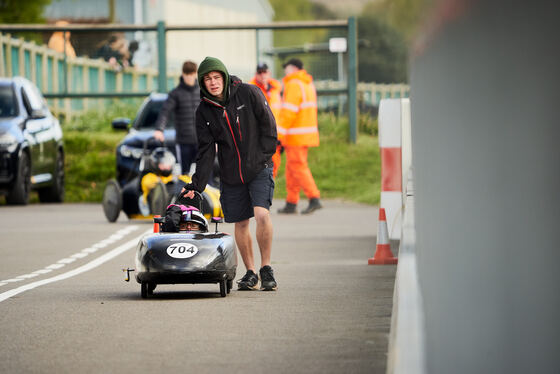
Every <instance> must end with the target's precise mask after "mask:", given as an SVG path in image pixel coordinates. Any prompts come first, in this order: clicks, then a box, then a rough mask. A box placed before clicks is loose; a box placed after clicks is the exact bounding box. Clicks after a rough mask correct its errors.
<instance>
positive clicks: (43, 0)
mask: <svg viewBox="0 0 560 374" xmlns="http://www.w3.org/2000/svg"><path fill="white" fill-rule="evenodd" d="M50 3H51V0H1V1H0V23H45V17H44V16H43V13H44V12H43V9H44V8H45V6H47V5H49V4H50Z"/></svg>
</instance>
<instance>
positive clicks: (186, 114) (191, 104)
mask: <svg viewBox="0 0 560 374" xmlns="http://www.w3.org/2000/svg"><path fill="white" fill-rule="evenodd" d="M199 103H200V87H199V86H198V84H196V83H195V84H194V86H189V85H187V84H186V83H185V82H184V81H183V77H180V78H179V84H178V85H177V87H175V88H174V89H173V90H171V91H170V92H169V95H168V96H167V100H165V102H164V103H163V106H162V108H161V112H160V113H159V116H158V119H157V122H156V125H155V128H156V129H157V130H161V131H163V130H164V129H165V126H166V125H167V122H168V121H169V117H170V116H171V114H172V113H174V114H175V142H176V143H178V144H196V141H197V137H196V125H195V121H194V117H195V111H196V108H197V107H198V104H199Z"/></svg>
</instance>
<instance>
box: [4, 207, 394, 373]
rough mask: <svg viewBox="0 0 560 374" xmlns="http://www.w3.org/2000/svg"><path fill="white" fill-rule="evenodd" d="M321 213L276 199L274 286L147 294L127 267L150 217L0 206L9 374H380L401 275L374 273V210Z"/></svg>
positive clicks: (177, 288) (165, 289) (179, 288)
mask: <svg viewBox="0 0 560 374" xmlns="http://www.w3.org/2000/svg"><path fill="white" fill-rule="evenodd" d="M324 205H325V208H324V209H323V210H320V211H317V212H315V214H313V215H311V216H301V215H297V216H281V215H278V214H276V213H275V212H276V209H277V208H278V207H280V206H282V203H281V202H279V201H275V202H274V205H273V207H272V212H273V215H272V219H273V224H274V229H275V232H274V242H273V256H272V257H273V268H274V270H275V275H276V279H277V281H278V284H279V289H278V291H277V292H260V291H249V292H247V291H246V292H241V291H236V289H235V285H234V289H233V290H232V292H231V293H230V294H229V295H228V296H227V297H226V298H221V297H220V296H219V287H218V285H217V284H216V285H168V286H158V288H157V289H156V291H155V293H154V296H153V297H151V298H149V299H147V300H144V299H141V298H140V285H139V284H138V283H136V282H135V281H134V279H133V280H132V281H131V282H130V283H127V282H124V281H123V280H124V273H122V271H121V268H125V267H134V247H135V244H136V242H137V240H138V237H139V236H140V235H141V234H142V233H144V232H146V231H147V230H151V228H152V225H151V223H149V222H142V221H129V220H127V219H126V218H125V217H123V215H122V214H121V217H120V219H119V220H118V221H117V223H114V224H110V223H108V222H107V221H106V220H105V218H104V216H103V213H102V209H101V206H100V205H97V204H62V205H56V204H55V205H29V206H25V207H8V206H0V235H1V238H2V239H1V241H0V255H1V256H2V260H1V261H0V331H1V336H2V339H1V340H0V372H1V373H29V372H37V373H38V372H40V373H70V372H73V373H74V372H80V373H148V372H162V373H176V372H181V373H191V372H192V373H216V372H228V373H246V372H254V373H384V372H385V367H386V354H387V349H388V347H387V343H388V334H389V327H390V318H391V308H392V296H393V286H394V277H395V270H396V267H395V266H368V265H367V259H368V258H369V257H372V256H373V253H374V251H375V240H376V239H375V234H376V227H377V219H376V218H377V207H372V206H366V205H359V204H354V203H342V202H339V201H324ZM221 230H223V231H226V232H229V233H232V232H233V225H230V224H223V225H221ZM252 231H253V232H254V226H253V227H252ZM254 247H255V251H257V246H256V242H255V243H254ZM255 256H256V258H257V259H258V258H259V256H258V253H255ZM244 272H245V269H244V267H243V265H242V262H241V258H240V257H239V266H238V271H237V277H236V278H237V279H239V278H240V277H241V276H243V274H244Z"/></svg>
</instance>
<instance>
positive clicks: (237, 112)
mask: <svg viewBox="0 0 560 374" xmlns="http://www.w3.org/2000/svg"><path fill="white" fill-rule="evenodd" d="M196 131H197V135H198V156H197V159H196V172H195V174H194V175H193V177H192V183H191V184H190V186H188V187H187V188H188V189H194V190H196V191H198V192H202V191H203V190H204V189H205V188H206V183H207V182H208V178H209V177H210V172H211V170H212V165H213V163H214V157H215V155H216V145H217V149H218V161H219V163H220V182H221V183H226V184H230V185H239V184H245V183H249V182H251V181H252V180H253V178H254V177H255V176H256V175H257V174H258V173H260V172H261V171H262V170H263V169H264V168H266V167H272V161H271V157H272V155H273V154H274V152H275V151H276V139H277V135H276V122H275V120H274V116H273V115H272V112H271V110H270V107H269V106H268V102H267V101H266V98H265V97H264V95H263V93H262V92H261V90H260V88H258V87H257V86H254V85H250V84H245V83H242V82H241V80H240V79H239V78H237V77H235V76H231V77H230V84H229V96H228V100H227V102H226V103H225V106H222V105H221V104H219V103H218V102H216V101H213V100H210V99H209V98H207V97H202V99H201V101H200V105H199V106H198V109H197V110H196Z"/></svg>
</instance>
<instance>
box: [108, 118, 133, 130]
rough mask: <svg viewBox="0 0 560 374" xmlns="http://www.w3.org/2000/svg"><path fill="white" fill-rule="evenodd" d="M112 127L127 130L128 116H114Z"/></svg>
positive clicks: (128, 124) (128, 125)
mask: <svg viewBox="0 0 560 374" xmlns="http://www.w3.org/2000/svg"><path fill="white" fill-rule="evenodd" d="M111 125H112V126H113V129H115V130H125V131H126V130H128V128H129V127H130V118H115V119H114V120H113V122H111Z"/></svg>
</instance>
